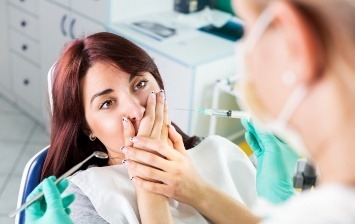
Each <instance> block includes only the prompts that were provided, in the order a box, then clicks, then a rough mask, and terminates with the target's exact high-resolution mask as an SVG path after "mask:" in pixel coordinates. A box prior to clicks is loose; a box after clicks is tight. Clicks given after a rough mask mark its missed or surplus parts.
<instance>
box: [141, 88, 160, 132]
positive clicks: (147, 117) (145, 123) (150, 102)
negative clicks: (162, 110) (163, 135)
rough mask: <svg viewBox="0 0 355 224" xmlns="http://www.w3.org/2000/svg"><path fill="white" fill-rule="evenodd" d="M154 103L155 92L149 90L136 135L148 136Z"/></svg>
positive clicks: (153, 118) (152, 122)
mask: <svg viewBox="0 0 355 224" xmlns="http://www.w3.org/2000/svg"><path fill="white" fill-rule="evenodd" d="M155 104H156V93H155V92H153V91H152V92H151V93H150V94H149V96H148V99H147V106H146V108H145V113H144V117H143V119H142V120H141V123H140V125H139V129H138V132H137V135H138V136H145V137H148V136H150V133H151V132H152V128H153V125H154V120H155Z"/></svg>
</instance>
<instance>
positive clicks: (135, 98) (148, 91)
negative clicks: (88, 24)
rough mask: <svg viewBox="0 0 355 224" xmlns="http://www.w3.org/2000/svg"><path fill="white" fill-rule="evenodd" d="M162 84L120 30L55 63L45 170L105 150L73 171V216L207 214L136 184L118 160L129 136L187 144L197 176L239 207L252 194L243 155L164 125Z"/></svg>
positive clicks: (181, 217)
mask: <svg viewBox="0 0 355 224" xmlns="http://www.w3.org/2000/svg"><path fill="white" fill-rule="evenodd" d="M163 89H164V86H163V83H162V79H161V77H160V75H159V72H158V70H157V67H156V66H155V64H154V62H153V60H152V59H151V58H150V57H149V56H148V55H147V54H146V53H145V52H144V51H143V50H142V49H141V48H139V47H137V46H136V45H134V44H133V43H131V42H130V41H128V40H126V39H124V38H122V37H119V36H117V35H114V34H110V33H97V34H94V35H91V36H88V37H85V38H82V39H77V40H74V41H72V42H71V43H69V44H68V45H67V46H66V48H65V49H64V51H63V53H62V55H61V57H60V59H59V60H58V62H57V64H56V68H55V71H54V83H53V90H52V91H53V117H52V126H51V128H52V129H51V147H50V149H49V152H48V156H47V158H46V161H45V164H44V171H43V173H42V178H45V177H47V176H49V175H55V176H59V175H61V174H62V173H64V172H65V171H66V170H68V169H69V168H71V167H72V166H74V165H75V164H76V163H78V162H80V161H82V160H83V159H84V158H86V157H87V156H88V155H90V154H91V153H92V152H93V151H96V150H101V151H104V152H107V153H108V155H109V159H108V161H105V162H103V163H102V162H101V161H95V160H92V161H91V162H90V163H89V164H87V166H86V168H88V169H86V170H83V171H81V172H77V173H76V174H75V175H73V176H72V177H71V178H70V185H69V187H68V190H67V191H66V192H68V193H74V194H75V197H76V200H75V201H74V202H73V203H72V205H71V218H72V219H73V221H74V223H107V222H110V223H138V222H142V223H147V222H149V223H171V222H175V223H179V222H182V223H208V222H209V221H208V219H206V218H205V217H204V216H203V215H201V214H200V213H198V212H197V211H196V210H195V209H194V208H192V207H191V206H188V205H185V204H182V203H179V202H177V201H175V200H169V199H168V198H167V197H166V196H163V195H160V194H155V193H151V192H148V191H146V190H145V189H143V188H141V187H139V186H134V185H133V183H132V182H131V177H134V176H137V175H138V174H139V173H137V172H136V171H134V170H132V169H127V167H126V166H125V165H122V163H124V162H125V161H126V160H124V159H125V155H124V152H125V151H126V149H127V148H129V147H132V146H133V145H134V142H133V141H134V139H132V138H131V137H132V136H138V137H140V138H147V139H149V140H153V141H155V142H159V147H161V148H160V149H166V150H175V149H174V148H177V149H182V148H183V149H185V147H186V148H191V150H189V151H188V152H187V154H189V156H190V157H191V161H192V162H193V163H194V165H196V166H197V171H195V169H194V170H192V171H193V172H191V173H193V174H194V177H195V178H198V179H201V180H202V179H203V178H204V179H208V180H209V183H208V186H209V187H210V188H213V189H214V190H215V191H217V192H222V193H223V194H224V195H229V196H231V198H230V200H231V201H241V202H242V203H243V205H241V207H243V208H244V207H245V205H248V206H251V205H252V204H253V203H254V202H255V199H256V192H255V178H254V177H255V169H254V168H253V166H252V164H251V163H250V161H249V160H248V159H247V157H246V155H245V154H244V153H243V152H242V151H241V150H236V147H235V145H234V144H232V143H231V142H229V141H227V140H225V139H223V138H220V137H216V136H215V137H208V138H206V139H204V140H203V141H202V142H201V143H199V142H200V141H201V139H200V138H197V137H192V138H189V137H188V136H186V135H185V134H184V133H182V132H181V131H180V130H179V129H178V128H177V127H175V128H174V126H172V125H168V124H169V123H170V121H169V118H168V111H167V106H166V103H165V94H164V91H163ZM178 132H179V133H180V134H181V135H182V136H183V137H182V138H181V136H180V134H179V133H178ZM198 143H199V144H198ZM197 144H198V145H197ZM196 145H197V146H196ZM123 146H125V147H123ZM194 146H195V147H194ZM219 148H221V149H220V150H219ZM150 151H152V150H150ZM156 154H157V155H158V156H161V155H160V154H161V153H156ZM212 162H214V163H215V165H216V167H213V166H210V164H211V163H212ZM146 164H149V165H154V161H147V162H146ZM222 164H223V165H222ZM220 174H222V175H220ZM245 186H247V187H245ZM224 192H226V193H224ZM226 197H227V196H226Z"/></svg>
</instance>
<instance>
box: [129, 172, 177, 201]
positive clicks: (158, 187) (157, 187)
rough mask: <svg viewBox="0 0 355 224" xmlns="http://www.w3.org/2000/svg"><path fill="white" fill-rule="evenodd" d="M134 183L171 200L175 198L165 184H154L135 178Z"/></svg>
mask: <svg viewBox="0 0 355 224" xmlns="http://www.w3.org/2000/svg"><path fill="white" fill-rule="evenodd" d="M132 181H133V182H134V183H135V184H136V185H137V186H140V187H141V188H143V189H145V190H147V191H150V192H153V193H156V194H160V195H165V196H166V197H169V198H171V197H172V196H173V194H172V190H171V188H170V187H169V186H168V185H166V184H163V183H154V182H150V181H147V180H144V179H142V178H140V177H134V178H133V179H132Z"/></svg>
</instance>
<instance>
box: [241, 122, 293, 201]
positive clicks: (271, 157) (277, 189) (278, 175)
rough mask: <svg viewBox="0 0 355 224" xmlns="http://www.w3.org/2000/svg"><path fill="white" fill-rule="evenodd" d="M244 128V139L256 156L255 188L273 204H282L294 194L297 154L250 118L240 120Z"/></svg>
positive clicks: (260, 195)
mask: <svg viewBox="0 0 355 224" xmlns="http://www.w3.org/2000/svg"><path fill="white" fill-rule="evenodd" d="M242 125H243V126H244V128H245V129H246V130H247V132H246V133H245V140H246V141H247V143H248V144H249V146H250V147H251V149H252V150H253V151H254V154H255V156H256V159H257V168H256V189H257V193H258V195H259V197H262V198H265V199H267V200H268V201H270V202H272V203H275V204H277V203H281V202H284V201H286V200H287V199H288V198H290V197H291V196H292V195H294V194H295V190H294V188H293V174H294V171H295V166H296V163H297V159H298V156H297V154H296V153H295V152H294V151H293V150H292V149H291V148H290V147H289V146H288V145H287V144H285V143H283V142H282V141H280V140H279V139H278V138H276V137H275V135H273V134H272V133H270V132H267V131H263V130H261V129H260V128H257V127H256V126H255V125H254V124H253V123H252V122H251V121H247V120H245V119H242Z"/></svg>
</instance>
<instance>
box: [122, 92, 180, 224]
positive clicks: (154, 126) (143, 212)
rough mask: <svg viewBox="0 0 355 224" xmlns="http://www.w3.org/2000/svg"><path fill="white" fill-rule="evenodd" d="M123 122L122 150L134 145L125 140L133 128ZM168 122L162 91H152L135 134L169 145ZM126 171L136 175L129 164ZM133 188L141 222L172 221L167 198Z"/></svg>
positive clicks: (127, 122)
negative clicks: (124, 141) (123, 139)
mask: <svg viewBox="0 0 355 224" xmlns="http://www.w3.org/2000/svg"><path fill="white" fill-rule="evenodd" d="M123 122H124V123H123V126H124V133H125V134H124V135H125V139H126V141H128V142H126V144H125V147H123V148H122V151H123V152H125V151H126V149H127V148H129V147H134V142H132V141H130V140H127V139H131V138H132V137H133V135H131V134H132V130H134V128H133V125H132V123H131V122H130V121H129V120H127V119H123ZM169 123H170V121H169V118H168V114H167V106H166V104H165V94H164V91H160V92H158V93H157V94H156V93H154V92H152V93H151V94H150V95H149V96H148V99H147V106H146V111H145V115H144V117H143V118H142V120H141V122H140V125H139V129H138V132H137V136H139V137H142V138H143V137H146V138H150V139H154V140H156V141H160V142H161V143H164V144H166V145H169V139H168V124H169ZM133 133H134V132H133ZM129 135H130V136H129ZM146 150H149V149H146ZM158 157H159V156H158ZM129 158H130V157H129V155H127V154H126V159H129ZM159 158H160V157H159ZM128 173H129V175H130V176H131V177H133V176H136V175H138V173H137V171H136V170H133V169H131V168H130V167H129V166H128ZM135 189H136V194H137V203H138V209H139V213H140V217H141V222H142V223H164V224H166V223H172V222H173V221H172V216H171V213H170V208H169V203H168V199H167V198H166V197H165V196H163V195H160V194H155V193H153V192H150V191H147V190H145V189H144V188H141V187H139V186H138V185H135Z"/></svg>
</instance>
